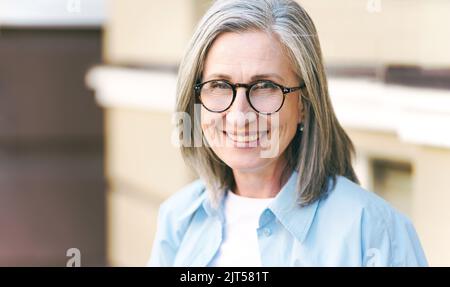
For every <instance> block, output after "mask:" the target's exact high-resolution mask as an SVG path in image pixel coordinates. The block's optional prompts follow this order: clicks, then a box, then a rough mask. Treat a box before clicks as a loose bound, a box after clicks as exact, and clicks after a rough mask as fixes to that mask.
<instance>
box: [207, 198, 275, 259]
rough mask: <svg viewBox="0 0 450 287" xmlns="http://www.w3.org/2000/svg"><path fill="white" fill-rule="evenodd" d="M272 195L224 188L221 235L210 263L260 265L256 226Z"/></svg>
mask: <svg viewBox="0 0 450 287" xmlns="http://www.w3.org/2000/svg"><path fill="white" fill-rule="evenodd" d="M272 200H273V198H250V197H243V196H239V195H237V194H235V193H233V192H231V191H228V196H227V197H226V199H225V206H224V210H225V228H224V229H225V230H224V239H223V241H222V244H221V246H220V248H219V251H218V252H217V254H216V256H215V257H214V258H213V260H212V262H211V263H210V266H224V267H233V266H252V267H253V266H255V267H259V266H261V257H260V252H259V244H258V235H257V231H256V230H257V228H258V226H259V217H260V215H261V213H262V212H263V211H264V209H266V207H267V206H268V205H269V203H270V202H271V201H272Z"/></svg>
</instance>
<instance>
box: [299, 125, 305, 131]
mask: <svg viewBox="0 0 450 287" xmlns="http://www.w3.org/2000/svg"><path fill="white" fill-rule="evenodd" d="M298 129H299V130H300V132H303V129H304V125H303V123H300V124H298Z"/></svg>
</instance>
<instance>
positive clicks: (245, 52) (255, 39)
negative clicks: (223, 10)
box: [204, 31, 291, 77]
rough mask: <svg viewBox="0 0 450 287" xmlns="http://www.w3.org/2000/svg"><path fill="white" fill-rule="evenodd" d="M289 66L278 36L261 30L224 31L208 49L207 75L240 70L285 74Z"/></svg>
mask: <svg viewBox="0 0 450 287" xmlns="http://www.w3.org/2000/svg"><path fill="white" fill-rule="evenodd" d="M290 68H291V67H290V62H289V59H288V57H287V55H286V54H285V50H284V49H283V48H282V46H281V44H280V42H279V41H278V40H277V39H276V37H274V36H272V35H270V34H268V33H266V32H260V31H249V32H242V33H233V32H228V33H223V34H221V35H220V36H219V37H218V38H217V39H216V40H215V41H214V43H213V44H212V46H211V48H210V49H209V51H208V54H207V57H206V60H205V66H204V76H205V77H209V76H210V75H212V74H225V75H230V76H231V75H236V74H239V73H241V74H245V76H247V77H248V76H254V75H258V74H281V76H283V74H285V73H288V72H289V71H290ZM236 76H238V75H236ZM242 76H244V75H242ZM284 76H285V75H284Z"/></svg>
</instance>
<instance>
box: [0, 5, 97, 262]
mask: <svg viewBox="0 0 450 287" xmlns="http://www.w3.org/2000/svg"><path fill="white" fill-rule="evenodd" d="M73 3H74V5H72V4H71V3H70V1H67V2H66V1H59V0H56V1H43V0H36V1H28V0H25V1H24V0H0V266H66V263H67V261H68V260H69V258H68V257H67V255H68V254H67V251H68V250H69V249H71V248H77V249H78V250H79V251H80V253H81V264H82V266H103V265H105V264H106V248H105V234H106V232H105V221H106V218H105V180H104V171H103V113H102V110H101V109H100V108H99V107H98V105H96V102H95V100H94V96H93V92H92V91H90V90H89V89H88V88H87V87H86V85H85V83H84V76H85V73H86V71H87V70H88V69H89V68H90V67H92V66H94V65H98V64H99V63H101V62H102V59H101V52H102V41H101V39H102V29H101V25H102V22H103V18H104V17H103V15H102V12H104V9H100V8H101V7H102V3H101V1H91V2H90V4H86V3H85V4H86V5H83V6H81V7H80V6H78V4H76V2H73ZM68 4H71V5H68ZM81 9H82V10H81ZM69 255H70V254H69Z"/></svg>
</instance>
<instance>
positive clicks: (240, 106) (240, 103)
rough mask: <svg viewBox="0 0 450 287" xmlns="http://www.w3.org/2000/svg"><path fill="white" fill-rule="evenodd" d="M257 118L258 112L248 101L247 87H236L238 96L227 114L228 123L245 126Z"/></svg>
mask: <svg viewBox="0 0 450 287" xmlns="http://www.w3.org/2000/svg"><path fill="white" fill-rule="evenodd" d="M255 120H256V113H255V111H254V110H253V109H252V108H251V106H250V104H249V103H248V101H247V96H246V90H245V88H242V87H239V88H237V89H236V98H235V99H234V102H233V104H232V105H231V107H230V109H229V110H228V113H227V115H226V121H227V124H231V125H233V126H234V125H236V126H237V127H242V126H245V124H246V122H247V123H251V122H253V121H255Z"/></svg>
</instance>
